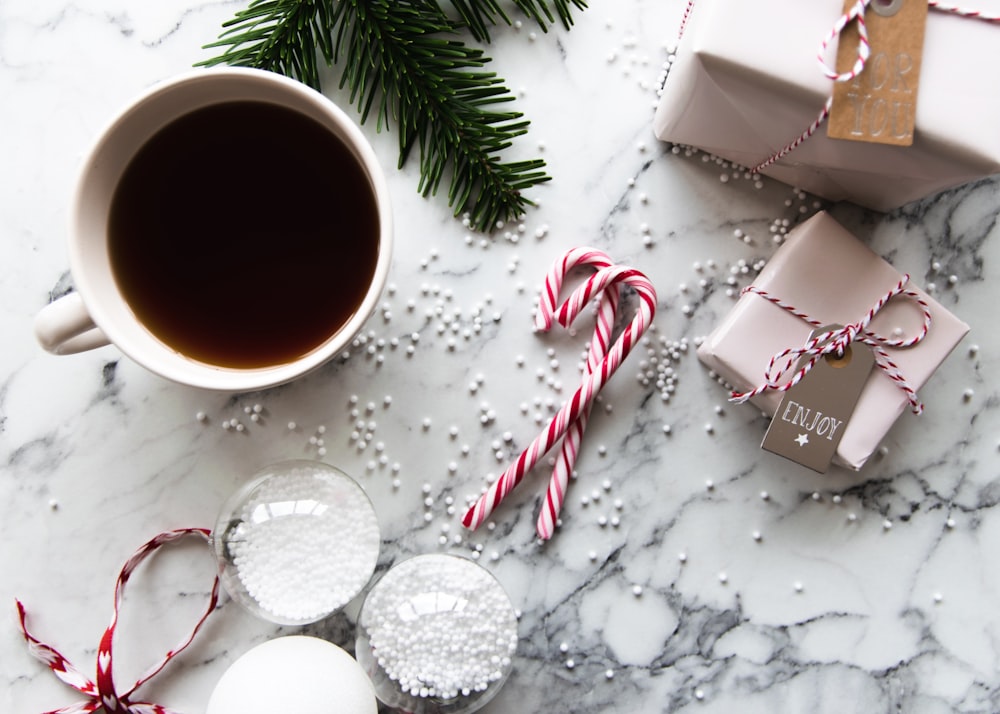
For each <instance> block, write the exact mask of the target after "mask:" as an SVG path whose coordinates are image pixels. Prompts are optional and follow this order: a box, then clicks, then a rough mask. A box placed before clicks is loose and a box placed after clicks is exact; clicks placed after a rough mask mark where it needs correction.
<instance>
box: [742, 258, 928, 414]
mask: <svg viewBox="0 0 1000 714" xmlns="http://www.w3.org/2000/svg"><path fill="white" fill-rule="evenodd" d="M909 280H910V276H909V275H904V276H902V277H901V278H900V279H899V281H898V282H897V283H896V285H895V286H893V288H892V289H891V290H889V291H888V292H887V293H886V294H885V295H883V296H882V297H880V298H879V299H878V300H877V301H875V304H874V305H872V306H871V307H870V308H869V310H868V312H867V313H865V315H864V317H862V318H861V319H860V320H858V321H857V322H855V323H852V324H850V325H845V326H844V327H841V328H839V329H835V330H829V331H827V332H824V333H822V334H819V335H815V336H813V337H811V338H810V339H808V340H806V343H805V344H804V345H803V346H802V347H799V348H791V347H789V348H787V349H784V350H781V351H780V352H777V353H775V354H774V355H773V356H772V357H771V359H770V361H769V362H768V365H767V369H765V370H764V381H763V382H762V383H761V384H759V385H758V386H756V387H754V388H753V389H751V390H749V391H746V392H733V393H732V394H731V395H730V401H733V402H736V403H739V404H742V403H743V402H745V401H747V400H749V399H753V398H754V397H756V396H757V395H758V394H762V393H763V392H766V391H768V390H776V391H779V392H784V391H787V390H789V389H791V388H792V387H794V386H795V385H796V384H798V383H799V382H800V381H801V380H802V379H803V378H804V377H805V376H806V374H807V373H808V372H809V370H811V369H812V368H813V367H814V366H815V365H816V362H818V361H819V359H820V358H821V357H822V356H824V355H828V354H843V353H844V350H846V349H847V347H848V345H850V344H851V343H852V342H855V341H857V342H862V343H864V344H866V345H868V346H869V347H871V349H872V352H873V353H874V355H875V364H876V365H877V366H878V367H879V369H881V370H882V372H883V373H884V374H885V375H886V376H888V377H889V379H891V380H892V382H893V383H894V384H895V385H896V386H897V387H899V388H900V389H901V390H902V391H903V393H904V394H906V400H907V401H908V402H909V404H910V409H911V410H912V411H913V413H914V414H920V413H921V412H923V410H924V405H923V404H921V403H920V400H918V399H917V392H916V390H915V389H913V387H911V386H910V384H909V382H907V381H906V377H905V376H904V375H903V373H902V371H901V370H900V369H899V367H898V366H897V365H896V363H895V362H893V361H892V359H891V358H890V357H889V353H888V352H886V351H885V348H886V347H890V348H894V349H905V348H907V347H913V346H915V345H918V344H920V342H922V341H923V339H924V338H925V337H927V333H928V331H929V330H930V327H931V309H930V305H928V304H927V301H926V300H924V299H923V298H922V297H920V294H919V293H918V292H916V291H915V290H909V289H907V288H906V284H907V283H908V282H909ZM743 292H744V293H753V294H755V295H759V296H760V297H762V298H764V299H765V300H767V301H768V302H770V303H772V304H774V305H777V306H778V307H780V308H781V309H782V310H785V311H786V312H789V313H791V314H792V315H795V317H797V318H799V319H800V320H802V321H804V322H806V323H808V324H809V325H811V326H813V327H822V326H823V322H821V321H820V320H816V319H814V318H812V317H810V316H809V315H807V314H806V313H804V312H802V311H801V310H799V309H798V308H796V307H795V306H794V305H790V304H788V303H786V302H784V301H783V300H781V299H779V298H777V297H775V296H773V295H771V294H770V293H769V292H767V291H766V290H762V289H761V288H758V287H755V286H753V285H748V286H747V287H745V288H744V289H743ZM897 295H902V296H904V297H907V298H909V299H910V300H912V301H913V302H915V303H916V304H917V306H918V307H919V308H920V311H921V314H922V316H923V319H924V322H923V326H922V327H921V328H920V331H919V332H918V333H917V334H916V335H915V336H913V337H909V338H905V339H903V338H900V339H889V338H887V337H883V336H882V335H879V334H878V333H876V332H872V331H871V330H869V329H868V326H869V324H870V323H871V321H872V320H873V319H874V318H875V315H877V314H878V312H879V310H881V309H882V308H883V307H885V306H886V304H888V302H889V301H890V300H892V299H893V298H894V297H896V296H897ZM803 357H807V358H808V359H807V360H805V362H804V364H802V365H801V366H800V367H799V368H798V369H796V370H795V372H794V373H793V374H792V375H791V376H790V377H789V378H788V379H787V380H785V381H784V382H782V381H781V378H782V377H783V376H784V375H786V374H788V373H789V371H790V370H791V369H792V368H793V367H794V366H795V364H796V362H798V361H799V360H800V359H801V358H803Z"/></svg>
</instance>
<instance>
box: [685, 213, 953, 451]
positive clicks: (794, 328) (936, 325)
mask: <svg viewBox="0 0 1000 714" xmlns="http://www.w3.org/2000/svg"><path fill="white" fill-rule="evenodd" d="M900 277H901V276H900V274H899V273H898V272H896V270H895V269H894V268H893V267H892V266H891V265H889V264H888V263H886V262H885V261H884V260H882V258H880V257H879V256H878V255H876V254H875V253H874V252H873V251H872V250H871V249H869V248H868V247H867V246H865V245H864V244H863V243H861V242H860V241H858V240H857V239H856V238H855V237H854V236H853V235H852V234H851V233H849V232H848V231H847V230H846V229H844V228H843V227H842V226H841V225H840V224H839V223H837V222H836V221H835V220H834V219H833V218H831V217H830V216H829V215H828V214H826V213H822V212H821V213H817V214H816V215H815V216H813V217H812V218H810V219H809V220H807V221H806V222H804V223H802V224H801V225H800V226H798V227H797V228H796V229H795V230H793V231H792V232H790V233H789V234H788V236H787V240H786V242H785V243H784V244H783V245H782V246H781V247H780V248H779V249H778V250H777V251H776V252H775V255H774V257H773V258H772V259H771V260H770V262H769V263H768V264H767V265H766V266H765V268H764V270H762V271H761V273H760V274H759V275H758V276H757V279H756V280H755V281H754V285H755V286H756V287H758V288H760V289H762V290H765V291H767V292H768V293H769V294H770V295H772V296H773V297H776V298H778V299H780V300H782V301H783V302H785V303H787V304H791V305H793V306H794V307H795V308H797V309H798V310H801V311H803V312H804V313H805V314H807V315H809V316H810V317H812V318H813V319H816V320H819V321H820V322H822V323H823V324H830V323H837V324H841V325H846V324H849V323H855V322H858V321H859V320H860V319H861V318H862V317H863V316H864V315H865V314H866V313H867V312H868V310H869V309H870V308H871V307H872V305H874V304H875V303H876V301H878V299H879V298H881V297H882V296H884V295H885V294H886V293H888V292H889V290H891V289H892V288H893V287H894V286H895V285H896V283H897V282H898V281H899V279H900ZM911 283H912V281H911ZM907 287H908V288H909V289H912V290H914V291H915V292H917V293H918V294H919V295H920V296H921V298H923V299H924V300H926V301H927V303H928V305H929V306H930V313H931V325H930V330H929V331H928V333H927V336H926V337H925V338H924V339H923V341H921V342H920V343H918V344H917V345H916V346H914V347H909V348H901V349H887V352H888V353H889V356H890V357H891V358H892V360H893V361H894V362H895V363H896V364H897V365H898V366H899V369H900V371H901V372H902V374H903V375H904V376H905V377H906V380H907V381H908V382H909V384H910V385H911V386H912V387H913V388H914V389H916V390H918V391H919V389H920V387H922V386H923V385H924V384H925V383H926V382H927V380H928V379H929V378H930V376H931V375H932V374H933V373H934V371H935V370H936V369H937V367H938V366H939V365H940V364H941V362H942V361H943V360H944V359H945V357H947V356H948V354H949V353H950V352H951V351H952V349H954V347H955V345H957V344H958V343H959V342H960V341H961V339H962V338H963V337H964V336H965V334H966V333H967V332H968V331H969V326H968V325H966V324H965V323H963V322H962V321H961V320H959V319H958V318H956V317H955V316H954V315H952V314H951V313H950V312H948V311H947V310H946V309H945V308H944V307H942V306H941V305H940V303H938V302H937V301H936V300H934V299H932V298H931V297H929V296H928V295H927V294H926V293H924V292H923V291H922V290H920V289H919V288H918V287H917V286H915V285H912V284H908V286H907ZM922 327H923V313H922V312H921V310H920V308H919V307H918V306H917V305H916V304H915V302H914V301H912V300H910V299H907V298H906V297H905V296H898V297H896V298H894V299H893V300H891V301H890V302H889V303H888V304H887V305H886V306H885V307H883V308H882V310H880V311H879V313H878V314H877V315H876V316H875V318H874V320H873V321H872V322H871V325H870V329H871V330H872V331H874V332H875V333H877V334H880V335H883V336H885V337H889V338H894V337H895V335H894V331H895V330H896V329H897V328H898V329H900V330H902V336H903V337H904V338H909V337H913V336H915V335H917V334H919V332H920V330H921V329H922ZM812 330H813V327H812V326H810V325H809V324H808V323H807V322H805V321H804V320H802V319H800V318H798V317H796V316H794V315H792V314H791V313H790V312H788V311H786V310H784V309H782V308H781V307H778V306H777V305H774V304H772V303H771V302H769V301H767V300H766V299H764V298H763V297H761V296H760V295H756V294H754V293H744V294H743V296H742V297H741V298H740V299H739V301H738V302H737V303H736V305H735V306H734V307H733V310H732V311H731V312H730V313H729V314H728V315H727V316H726V317H725V319H723V321H722V322H721V324H719V325H718V326H717V327H716V328H715V330H714V331H713V332H712V333H711V334H710V335H709V336H708V337H707V338H706V339H705V341H704V342H703V343H702V344H701V346H700V347H699V348H698V358H699V359H700V360H701V361H702V362H703V363H704V364H705V365H706V366H708V367H709V368H711V369H713V370H714V371H715V372H716V373H718V374H719V375H720V376H721V377H722V378H723V379H725V380H726V381H728V382H729V383H730V384H731V385H733V387H734V388H735V389H736V390H737V391H749V390H750V389H751V388H753V387H755V386H757V385H758V384H760V383H761V382H763V381H764V370H765V369H766V367H767V364H768V361H769V360H770V359H771V357H772V355H774V354H776V353H777V352H779V351H781V350H783V349H786V348H798V347H801V346H802V345H803V343H805V341H806V340H807V339H808V337H809V335H810V333H811V332H812ZM897 338H898V337H897ZM781 396H782V394H781V393H780V392H778V391H775V390H769V391H767V392H764V393H763V394H760V395H759V396H757V397H756V398H755V399H754V400H753V403H754V404H756V405H757V406H758V407H760V408H761V409H763V410H764V411H766V412H767V413H768V414H773V413H774V411H775V410H776V409H777V407H778V404H779V402H780V401H781ZM907 407H908V402H907V399H906V395H905V394H904V392H903V391H902V390H901V389H900V388H899V387H898V386H896V385H895V384H894V383H893V382H892V381H891V380H890V379H889V377H888V376H886V374H885V373H883V372H882V371H881V370H880V369H879V368H877V367H876V368H875V369H873V370H872V373H871V374H870V375H869V377H868V380H867V382H866V383H865V386H864V389H863V391H862V393H861V398H860V400H859V401H858V404H857V406H856V408H855V411H854V415H853V416H852V417H851V419H850V421H849V422H848V424H847V426H846V427H845V431H844V436H843V439H842V441H841V442H840V445H839V447H838V449H837V453H836V456H835V458H834V462H835V463H838V464H840V465H842V466H846V467H848V468H851V469H855V470H858V469H860V468H861V467H862V466H864V464H865V461H867V459H868V457H869V456H870V455H871V454H872V453H873V452H874V450H875V449H876V447H877V446H878V444H879V442H880V441H881V440H882V438H883V437H884V436H885V434H886V432H888V431H889V428H890V427H891V426H892V425H893V423H894V422H895V421H896V419H897V417H898V416H899V415H900V413H901V412H902V411H903V409H905V408H907Z"/></svg>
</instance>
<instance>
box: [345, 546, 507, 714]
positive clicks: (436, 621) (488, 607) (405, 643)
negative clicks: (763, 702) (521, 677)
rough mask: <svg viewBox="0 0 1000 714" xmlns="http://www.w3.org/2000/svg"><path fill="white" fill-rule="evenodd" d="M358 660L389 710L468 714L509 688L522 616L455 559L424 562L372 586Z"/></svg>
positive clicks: (418, 559) (490, 581) (473, 566)
mask: <svg viewBox="0 0 1000 714" xmlns="http://www.w3.org/2000/svg"><path fill="white" fill-rule="evenodd" d="M357 632H358V634H357V643H356V650H355V654H356V657H357V660H358V663H359V664H361V666H362V667H363V668H364V670H365V671H366V672H367V673H368V676H369V677H370V678H371V680H372V684H373V685H374V687H375V696H377V697H378V699H379V700H380V701H381V702H382V703H384V704H386V705H387V706H389V707H392V708H394V709H398V710H400V711H406V712H411V713H412V714H466V713H467V712H473V711H475V710H477V709H479V708H480V707H482V706H484V705H485V704H486V703H487V702H488V701H490V700H491V699H492V698H493V697H494V696H495V695H496V694H497V692H498V691H499V690H500V688H501V687H502V686H503V683H504V682H505V681H506V679H507V677H508V676H509V674H510V672H511V668H512V658H513V656H514V652H515V650H516V649H517V616H516V613H515V610H514V607H513V605H512V604H511V601H510V598H509V597H508V596H507V593H506V592H505V591H504V589H503V586H501V585H500V583H499V582H498V581H497V579H496V578H495V577H493V575H492V574H491V573H490V572H489V571H487V570H486V569H485V568H483V567H482V566H480V565H478V564H477V563H475V562H473V561H472V560H469V559H468V558H464V557H461V556H456V555H445V554H431V555H418V556H415V557H413V558H410V559H408V560H405V561H403V562H401V563H399V564H397V565H395V566H393V567H392V568H390V569H389V570H388V571H387V572H386V574H385V575H384V576H383V577H382V578H381V579H380V580H379V581H378V582H377V583H375V585H373V586H372V588H371V590H370V591H369V593H368V595H367V596H366V597H365V602H364V605H363V606H362V609H361V614H360V616H359V618H358V629H357Z"/></svg>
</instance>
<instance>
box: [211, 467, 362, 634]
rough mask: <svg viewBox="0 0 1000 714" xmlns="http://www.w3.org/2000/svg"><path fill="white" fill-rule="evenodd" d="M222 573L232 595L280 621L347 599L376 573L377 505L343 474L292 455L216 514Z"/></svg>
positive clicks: (330, 609) (308, 618) (321, 612)
mask: <svg viewBox="0 0 1000 714" xmlns="http://www.w3.org/2000/svg"><path fill="white" fill-rule="evenodd" d="M213 544H214V548H215V553H216V556H217V557H218V559H219V568H220V577H221V580H222V583H223V585H224V586H225V588H226V590H227V591H228V592H229V594H230V596H231V597H232V598H233V600H235V601H237V602H238V603H240V604H241V605H243V606H244V607H245V608H247V609H248V610H249V611H250V612H252V613H254V614H255V615H258V616H259V617H262V618H264V619H266V620H269V621H271V622H275V623H277V624H281V625H304V624H308V623H310V622H316V621H317V620H321V619H323V618H324V617H327V616H329V615H330V614H332V613H334V612H336V611H337V610H339V609H340V608H342V607H343V606H344V605H346V604H347V603H348V602H350V601H351V600H353V599H354V598H355V597H356V596H357V595H358V593H360V592H361V590H362V589H363V588H364V587H365V585H367V583H368V581H369V580H370V579H371V577H372V574H373V573H374V572H375V565H376V562H377V561H378V555H379V547H380V545H381V534H380V531H379V526H378V520H377V519H376V516H375V509H374V507H373V506H372V502H371V500H370V499H369V498H368V495H367V494H366V493H365V492H364V490H363V489H362V488H361V486H359V485H358V484H357V482H356V481H354V479H352V478H351V477H350V476H348V475H347V474H346V473H344V472H343V471H341V470H340V469H337V468H335V467H333V466H330V465H329V464H325V463H322V462H319V461H307V460H292V461H283V462H280V463H276V464H272V465H270V466H268V467H266V468H264V469H262V470H261V471H259V472H257V473H256V474H255V475H254V477H253V478H252V479H251V480H250V482H249V483H247V484H246V485H245V486H244V487H243V488H241V489H239V490H238V491H237V492H236V493H234V494H233V495H232V496H231V497H230V498H229V500H228V501H227V502H226V504H225V505H224V506H223V508H222V510H221V511H220V513H219V518H218V520H217V521H216V524H215V530H214V532H213Z"/></svg>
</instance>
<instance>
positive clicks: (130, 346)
mask: <svg viewBox="0 0 1000 714" xmlns="http://www.w3.org/2000/svg"><path fill="white" fill-rule="evenodd" d="M233 78H235V79H239V80H243V81H246V82H248V83H251V84H255V83H258V82H265V83H269V84H271V85H272V86H274V87H278V88H279V89H280V90H281V91H282V92H285V93H289V94H290V95H294V96H297V97H299V98H300V99H302V100H303V102H304V103H305V104H308V105H309V106H310V107H311V108H313V109H315V110H316V111H318V112H319V113H320V114H322V115H323V117H324V118H325V119H328V120H329V121H330V124H324V125H325V126H326V127H327V129H328V130H331V131H332V129H331V128H330V127H331V126H335V127H336V128H337V132H338V138H339V139H341V140H342V141H343V142H344V143H345V144H346V145H347V146H348V148H349V149H350V150H351V152H352V153H353V154H354V155H355V157H356V158H357V160H358V161H359V163H360V164H361V165H362V166H363V168H364V171H365V173H366V175H367V177H368V179H369V182H370V184H371V190H372V193H373V195H374V197H375V203H376V205H377V212H378V219H379V227H378V232H377V239H378V251H377V257H376V262H375V268H374V271H373V274H372V278H371V281H370V283H369V285H368V289H367V291H366V292H365V294H364V297H363V299H362V300H361V303H360V304H359V306H358V308H357V309H356V310H355V311H354V312H353V313H352V314H351V316H350V317H349V318H348V319H347V321H345V322H344V324H343V325H341V327H340V328H339V329H338V330H337V331H336V332H333V333H332V334H330V335H329V336H328V337H327V339H326V340H325V341H323V342H322V343H321V344H320V345H318V346H317V347H315V348H314V349H312V350H310V351H309V352H307V353H305V354H303V355H301V356H300V357H298V358H296V359H294V360H291V361H288V362H284V363H282V364H278V365H273V366H266V367H256V368H232V367H223V366H218V365H213V364H210V363H206V362H200V361H198V360H195V359H193V358H191V357H188V356H186V355H184V354H183V353H181V352H180V351H178V350H176V349H174V348H172V347H170V346H169V345H168V344H166V343H164V342H163V341H162V340H160V339H159V338H157V337H156V336H155V335H153V333H152V332H150V331H149V329H148V328H146V327H145V325H143V324H142V322H141V321H139V319H138V318H137V317H136V316H135V314H134V312H133V311H132V309H131V308H130V307H129V305H128V303H127V301H126V300H125V298H124V296H123V295H122V294H121V291H120V289H119V288H118V285H117V284H116V283H115V284H114V285H112V286H104V285H102V284H101V283H102V281H103V279H104V276H98V275H94V274H93V273H94V272H95V270H94V269H93V268H88V267H87V266H88V265H90V264H92V262H93V261H94V260H101V259H100V258H94V257H93V256H91V255H88V254H89V252H90V251H88V250H87V249H86V248H87V246H88V245H89V246H93V245H94V243H93V241H92V240H87V239H86V238H85V237H84V236H82V235H81V233H83V232H84V231H83V228H82V223H83V222H84V221H83V215H84V214H85V212H86V211H87V210H92V207H90V209H88V207H87V206H86V205H85V204H86V199H85V192H86V190H87V183H88V179H92V178H93V176H94V174H95V172H96V171H98V170H99V168H100V167H99V166H95V163H96V160H97V159H98V157H99V154H100V151H101V150H102V149H103V148H105V147H106V146H107V145H108V144H109V142H110V141H111V140H112V137H113V136H114V134H115V132H116V131H118V130H120V129H121V127H122V126H123V125H124V124H125V122H126V121H127V120H128V119H129V117H130V115H132V114H133V112H135V111H136V110H137V109H139V108H140V107H141V106H143V105H145V104H147V103H148V102H150V101H151V100H153V99H155V98H157V97H159V96H161V95H163V94H166V93H170V92H173V91H175V90H176V89H177V87H178V86H180V85H190V84H192V83H198V82H217V81H225V80H226V79H233ZM248 98H249V99H252V97H248ZM226 101H232V100H231V99H228V98H224V99H220V102H226ZM209 104H210V103H208V104H200V105H198V104H192V105H191V106H190V107H188V108H185V109H183V110H182V111H181V112H180V113H178V114H177V115H175V116H170V117H169V118H168V119H167V120H166V122H167V123H169V122H170V121H173V120H175V119H176V118H177V117H179V116H182V115H183V114H184V113H185V112H186V111H190V110H193V109H196V108H198V106H208V105H209ZM290 108H291V109H293V110H294V111H297V112H301V110H302V107H299V106H296V105H291V106H290ZM156 131H157V129H156V128H153V129H151V130H150V131H149V132H148V134H147V135H146V136H145V139H144V141H145V140H148V139H149V137H151V136H153V134H155V132H156ZM108 208H109V206H105V207H103V209H102V210H107V209H108ZM99 241H100V243H101V244H103V245H105V246H106V245H107V232H106V231H105V234H104V236H103V237H102V238H100V239H99ZM392 248H393V221H392V206H391V201H390V197H389V192H388V184H387V181H386V177H385V174H384V172H383V171H382V168H381V165H380V164H379V162H378V158H377V156H376V154H375V151H374V149H373V148H372V146H371V144H370V142H369V141H368V138H367V137H366V136H365V135H364V133H363V132H362V131H361V128H360V127H359V126H358V125H357V123H356V122H355V121H354V120H353V119H352V118H351V117H349V116H348V115H347V114H346V113H345V112H344V110H343V109H341V108H340V107H339V106H338V105H337V104H335V103H334V102H333V101H332V100H331V99H329V98H328V97H326V96H325V95H323V94H322V93H321V92H318V91H316V90H315V89H313V88H311V87H309V86H307V85H305V84H303V83H301V82H299V81H298V80H294V79H291V78H289V77H285V76H283V75H280V74H277V73H274V72H270V71H267V70H259V69H253V68H248V67H214V68H207V69H194V70H189V71H187V72H183V73H181V74H177V75H173V76H171V77H169V78H167V79H164V80H161V81H159V82H156V83H154V84H152V85H150V86H149V87H147V88H146V89H145V90H144V91H142V92H141V93H139V94H138V95H136V96H134V97H133V98H132V99H131V100H130V101H128V102H127V103H126V104H125V105H124V106H123V107H122V108H121V109H119V110H118V111H117V112H115V114H114V116H113V117H112V118H111V120H110V121H109V122H108V123H107V124H106V125H105V126H104V128H103V129H102V130H101V131H99V132H98V133H97V136H96V139H95V140H94V142H93V143H92V145H91V147H90V148H89V150H88V151H87V153H86V154H85V159H84V162H83V164H82V166H81V169H80V171H79V173H78V178H77V181H76V184H75V188H74V194H73V202H72V211H71V213H70V227H69V263H70V272H71V274H72V276H73V281H74V284H75V287H76V290H77V291H78V292H79V293H80V296H81V298H82V299H83V303H84V305H85V307H86V309H87V312H88V313H89V314H90V317H91V319H92V320H93V322H94V324H95V325H96V326H97V327H98V328H100V330H101V331H103V332H104V334H105V335H106V336H107V338H108V341H109V342H110V343H111V344H112V345H114V346H115V347H116V348H117V349H118V350H119V351H121V352H122V353H123V354H125V355H126V356H128V357H129V358H130V359H132V360H133V361H134V362H136V363H137V364H139V365H141V366H143V367H144V368H146V369H148V370H150V371H151V372H154V373H155V374H158V375H160V376H161V377H164V378H166V379H169V380H171V381H174V382H177V383H180V384H185V385H188V386H193V387H199V388H203V389H211V390H218V391H252V390H257V389H265V388H268V387H273V386H277V385H279V384H283V383H286V382H289V381H291V380H293V379H296V378H298V377H301V376H303V375H305V374H307V373H309V372H311V371H313V370H315V369H317V368H319V367H320V366H321V365H323V364H325V363H326V362H328V361H329V360H331V359H332V358H333V357H335V356H336V355H337V354H340V353H341V352H342V351H344V350H345V349H347V348H349V347H350V345H351V342H352V341H353V340H354V339H355V338H356V337H357V335H358V334H359V332H360V330H361V329H362V327H363V326H364V324H365V323H366V322H367V320H368V318H369V317H371V315H372V314H373V313H374V311H375V308H376V306H377V305H378V301H379V300H380V299H381V296H382V293H383V292H384V290H385V285H386V282H387V281H388V275H389V268H390V265H391V259H392ZM110 277H111V279H112V280H113V276H110ZM109 291H110V294H111V295H113V297H109ZM109 300H111V301H117V304H116V305H114V306H112V305H110V304H109V302H108V301H109ZM118 308H121V309H123V310H125V311H126V312H127V313H128V314H129V316H130V318H131V323H130V324H129V325H123V324H121V318H120V317H118V316H116V315H115V314H113V311H114V310H116V309H118ZM133 327H135V328H138V330H139V331H141V332H142V333H145V335H146V336H148V338H149V340H145V339H144V338H138V337H136V336H135V335H136V332H135V329H133Z"/></svg>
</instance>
